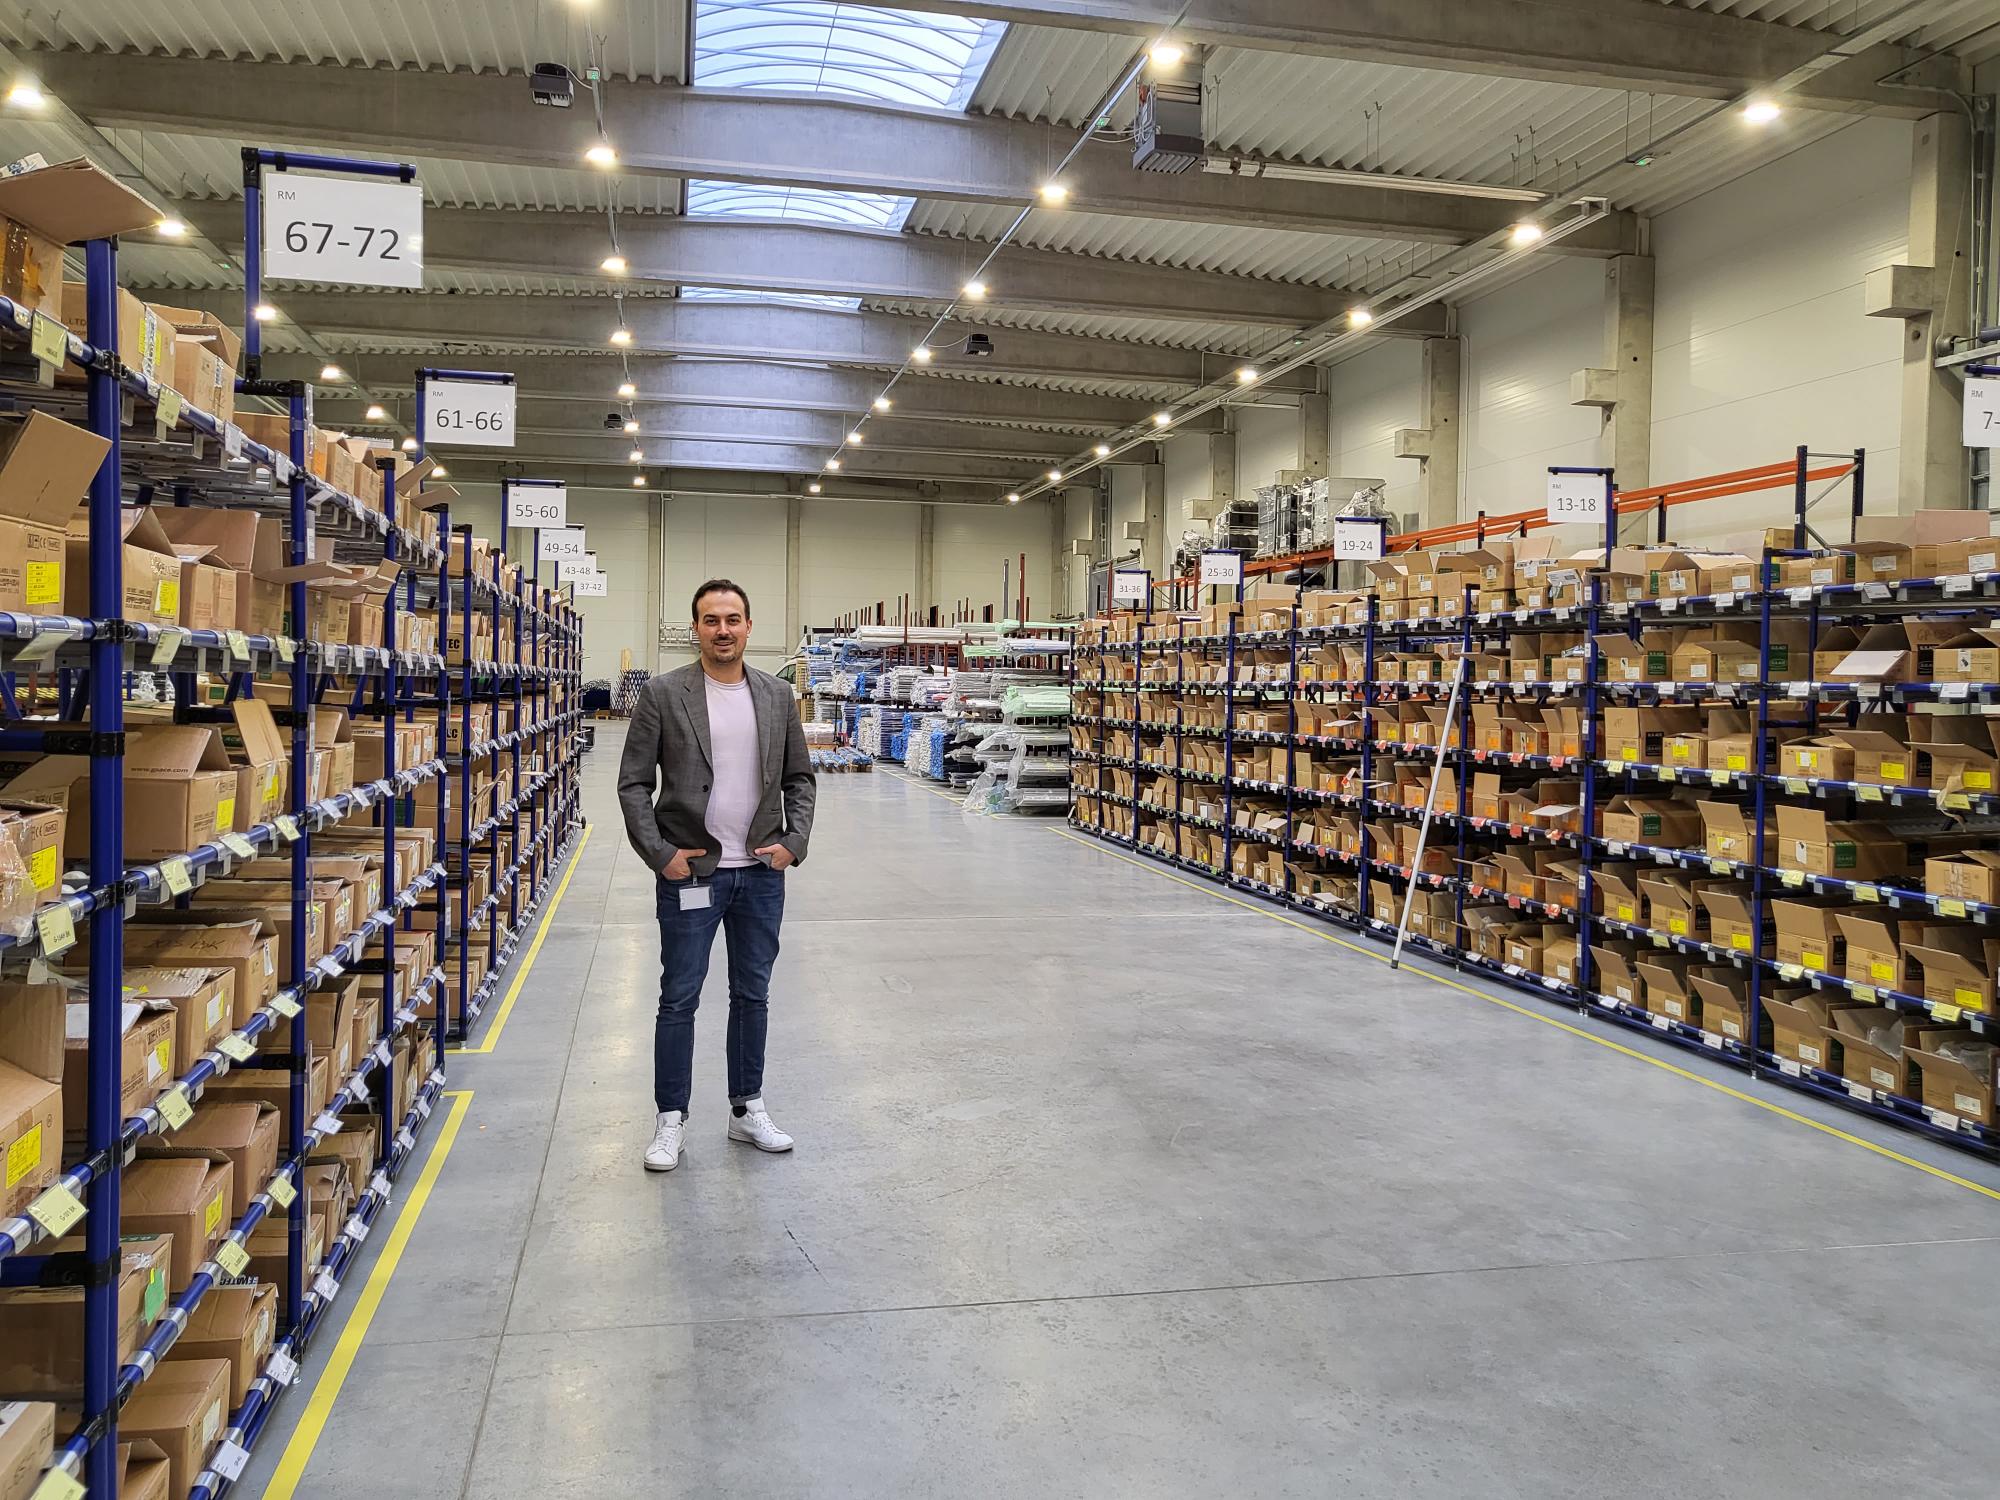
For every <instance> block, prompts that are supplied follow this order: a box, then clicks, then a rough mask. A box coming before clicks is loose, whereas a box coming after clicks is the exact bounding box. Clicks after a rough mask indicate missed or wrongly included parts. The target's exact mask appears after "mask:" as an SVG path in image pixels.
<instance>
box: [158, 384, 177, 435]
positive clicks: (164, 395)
mask: <svg viewBox="0 0 2000 1500" xmlns="http://www.w3.org/2000/svg"><path fill="white" fill-rule="evenodd" d="M180 419H181V393H180V392H179V391H177V390H175V389H174V388H173V387H172V386H162V387H161V389H160V401H159V418H158V420H159V424H160V426H162V427H173V426H176V425H177V424H178V423H179V422H180Z"/></svg>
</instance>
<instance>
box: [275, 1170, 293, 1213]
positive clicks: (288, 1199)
mask: <svg viewBox="0 0 2000 1500" xmlns="http://www.w3.org/2000/svg"><path fill="white" fill-rule="evenodd" d="M270 1193H271V1201H272V1202H273V1203H275V1204H277V1205H278V1207H280V1208H290V1207H291V1206H292V1204H293V1202H294V1201H295V1200H296V1199H297V1198H298V1196H299V1190H298V1189H297V1188H295V1187H293V1186H292V1179H291V1178H289V1177H273V1178H272V1179H271V1187H270Z"/></svg>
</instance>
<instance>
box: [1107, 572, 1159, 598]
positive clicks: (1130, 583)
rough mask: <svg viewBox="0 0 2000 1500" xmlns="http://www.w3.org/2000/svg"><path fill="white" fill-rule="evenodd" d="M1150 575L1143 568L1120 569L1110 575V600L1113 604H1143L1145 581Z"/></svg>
mask: <svg viewBox="0 0 2000 1500" xmlns="http://www.w3.org/2000/svg"><path fill="white" fill-rule="evenodd" d="M1149 576H1150V575H1149V574H1148V573H1147V572H1146V570H1145V569H1144V568H1120V569H1119V570H1118V571H1117V572H1115V573H1113V574H1112V575H1111V599H1112V602H1113V603H1114V604H1144V603H1145V602H1146V580H1147V578H1148V577H1149Z"/></svg>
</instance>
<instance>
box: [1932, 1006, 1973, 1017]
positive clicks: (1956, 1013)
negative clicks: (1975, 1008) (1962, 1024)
mask: <svg viewBox="0 0 2000 1500" xmlns="http://www.w3.org/2000/svg"><path fill="white" fill-rule="evenodd" d="M1931 1014H1932V1015H1934V1016H1936V1017H1937V1018H1938V1019H1939V1020H1940V1021H1956V1020H1957V1019H1958V1018H1959V1017H1961V1016H1963V1015H1964V1014H1965V1012H1964V1011H1962V1010H1960V1009H1959V1008H1958V1007H1957V1006H1956V1005H1941V1004H1940V1005H1933V1006H1931Z"/></svg>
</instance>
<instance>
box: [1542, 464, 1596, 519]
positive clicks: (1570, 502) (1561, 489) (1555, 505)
mask: <svg viewBox="0 0 2000 1500" xmlns="http://www.w3.org/2000/svg"><path fill="white" fill-rule="evenodd" d="M1610 491H1611V481H1610V480H1608V479H1606V478H1605V477H1604V475H1602V474H1596V473H1583V474H1556V473H1551V474H1550V475H1549V507H1548V513H1547V514H1548V519H1549V520H1550V521H1552V522H1556V523H1559V524H1567V523H1569V522H1572V521H1588V522H1593V523H1595V524H1597V525H1599V526H1602V525H1603V524H1604V522H1605V520H1606V518H1607V517H1609V515H1610V514H1611V512H1610V509H1609V503H1610V498H1611V495H1610Z"/></svg>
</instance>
